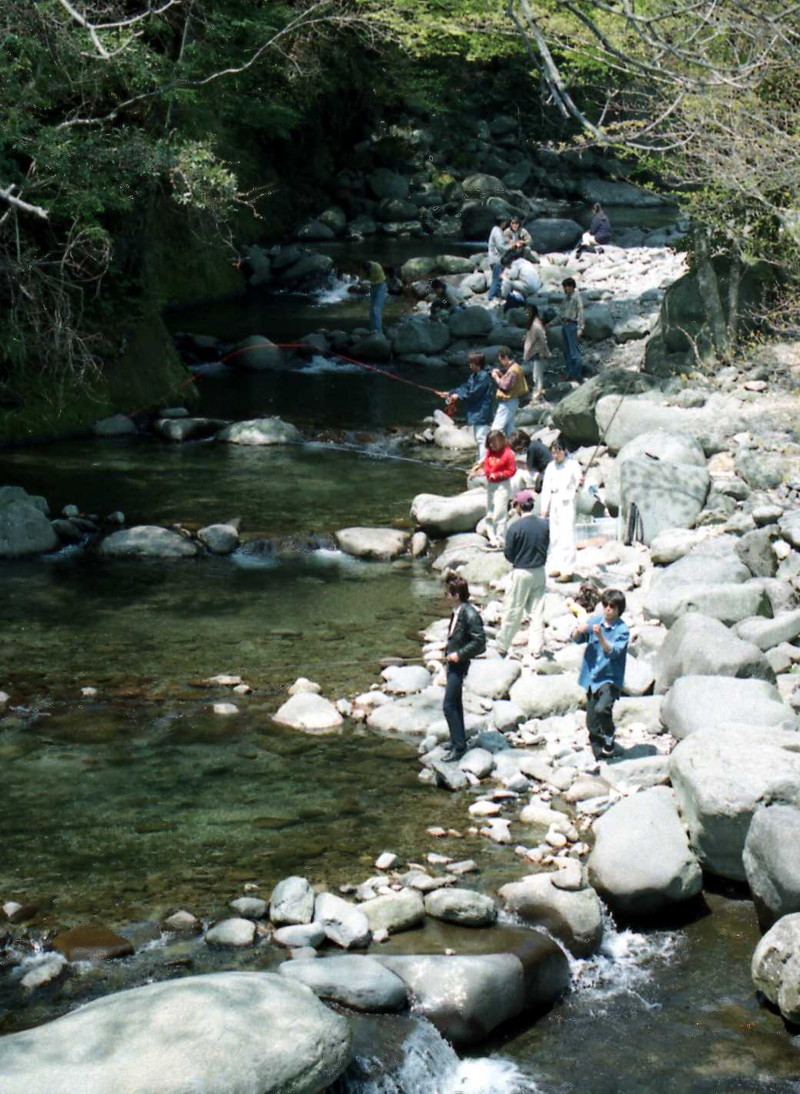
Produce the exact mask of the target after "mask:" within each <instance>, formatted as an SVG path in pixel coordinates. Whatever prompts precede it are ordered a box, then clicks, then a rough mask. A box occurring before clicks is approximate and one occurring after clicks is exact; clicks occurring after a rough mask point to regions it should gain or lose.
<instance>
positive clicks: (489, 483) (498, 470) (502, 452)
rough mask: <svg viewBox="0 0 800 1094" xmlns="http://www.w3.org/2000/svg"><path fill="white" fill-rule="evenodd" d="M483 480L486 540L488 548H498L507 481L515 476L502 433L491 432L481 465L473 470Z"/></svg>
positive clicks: (505, 515)
mask: <svg viewBox="0 0 800 1094" xmlns="http://www.w3.org/2000/svg"><path fill="white" fill-rule="evenodd" d="M479 469H481V470H483V473H484V475H485V476H486V538H487V539H488V540H489V546H490V547H502V546H503V541H504V540H505V534H506V522H507V521H508V503H509V501H510V500H511V480H512V479H513V478H514V476H515V475H516V473H517V458H516V456H515V455H514V450H513V449H512V448H511V447H510V446H509V444H508V442H507V441H506V435H505V433H501V432H500V430H499V429H493V430H492V431H491V433H489V435H488V437H487V438H486V455H485V456H484V458H483V464H482V465H481V464H476V465H475V467H474V469H473V470H475V471H477V470H479Z"/></svg>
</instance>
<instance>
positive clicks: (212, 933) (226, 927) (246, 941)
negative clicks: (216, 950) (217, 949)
mask: <svg viewBox="0 0 800 1094" xmlns="http://www.w3.org/2000/svg"><path fill="white" fill-rule="evenodd" d="M255 937H256V925H255V923H254V922H253V921H252V919H241V918H233V919H223V920H222V921H221V922H220V923H215V924H214V926H213V927H211V928H210V930H207V931H206V934H205V940H206V943H207V945H209V946H233V947H239V946H252V945H253V942H254V941H255Z"/></svg>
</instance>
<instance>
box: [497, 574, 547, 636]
mask: <svg viewBox="0 0 800 1094" xmlns="http://www.w3.org/2000/svg"><path fill="white" fill-rule="evenodd" d="M544 593H545V576H544V567H543V566H539V567H538V568H537V569H535V570H512V571H511V584H510V585H509V587H508V592H507V593H506V597H505V600H504V601H503V623H502V626H501V627H500V630H499V631H498V632H497V645H498V648H499V649H501V650H506V651H507V650H509V649H510V648H511V643H512V642H513V641H514V635H515V634H516V633H517V631H518V630H519V625H520V623H521V622H522V617H523V616H524V615H528V616H529V617H530V622H529V624H528V653H530V654H531V656H533V657H536V656H538V655H539V654H540V653H541V652H542V646H543V645H544Z"/></svg>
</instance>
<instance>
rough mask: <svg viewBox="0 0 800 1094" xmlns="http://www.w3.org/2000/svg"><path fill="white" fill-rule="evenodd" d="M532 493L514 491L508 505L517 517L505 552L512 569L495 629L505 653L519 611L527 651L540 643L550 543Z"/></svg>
mask: <svg viewBox="0 0 800 1094" xmlns="http://www.w3.org/2000/svg"><path fill="white" fill-rule="evenodd" d="M533 505H534V496H533V494H532V493H531V492H530V490H521V491H520V492H519V493H518V494H515V495H514V500H513V502H512V506H513V508H514V511H515V512H516V513H517V514H518V515H519V517H520V519H519V520H515V521H514V522H513V523H511V524H509V526H508V531H507V532H506V542H505V547H504V552H505V556H506V558H507V559H508V561H509V562H510V563H511V565H512V566H513V567H514V569H513V570H512V571H511V585H510V586H509V589H508V592H507V593H506V599H505V601H504V604H503V625H502V626H501V627H500V630H499V631H498V632H497V650H498V653H499V654H500V656H501V657H505V655H506V654H507V653H508V651H509V649H510V648H511V643H512V642H513V641H514V635H515V634H516V633H517V631H518V630H519V625H520V623H521V622H522V617H523V615H525V614H527V615H528V616H529V617H530V623H529V624H528V654H529V656H530V657H531V658H536V657H538V656H539V655H540V654H541V652H542V646H543V644H544V592H545V584H546V579H545V569H544V567H545V563H546V562H547V548H548V547H549V545H550V524H549V522H548V521H546V520H542V518H541V517H535V516H534V515H533Z"/></svg>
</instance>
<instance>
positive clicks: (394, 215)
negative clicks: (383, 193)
mask: <svg viewBox="0 0 800 1094" xmlns="http://www.w3.org/2000/svg"><path fill="white" fill-rule="evenodd" d="M375 215H376V216H377V218H378V220H380V221H382V223H384V224H392V223H396V222H397V221H403V220H416V218H417V216H418V215H419V209H417V207H416V205H415V204H414V203H413V201H407V200H406V199H405V198H382V199H381V200H380V201H379V202H378V207H377V209H376V210H375Z"/></svg>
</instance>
